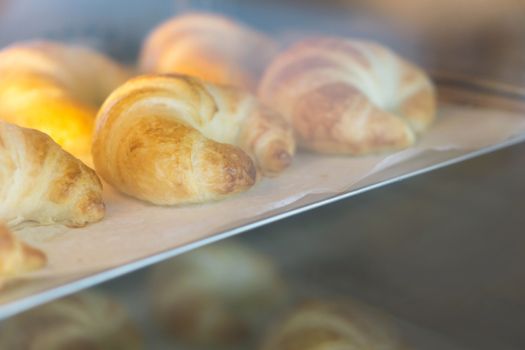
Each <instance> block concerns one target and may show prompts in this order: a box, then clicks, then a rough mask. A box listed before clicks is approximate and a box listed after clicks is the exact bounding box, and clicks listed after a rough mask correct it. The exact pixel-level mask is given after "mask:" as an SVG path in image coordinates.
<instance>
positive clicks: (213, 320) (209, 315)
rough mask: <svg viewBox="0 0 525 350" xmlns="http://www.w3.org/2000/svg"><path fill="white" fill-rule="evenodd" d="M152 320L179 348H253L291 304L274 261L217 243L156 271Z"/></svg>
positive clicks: (240, 246)
mask: <svg viewBox="0 0 525 350" xmlns="http://www.w3.org/2000/svg"><path fill="white" fill-rule="evenodd" d="M151 289H152V297H151V302H152V304H153V311H154V315H155V316H156V320H157V321H159V323H160V326H161V327H162V329H163V330H164V331H165V332H166V334H168V335H169V336H170V337H171V338H172V339H173V340H174V341H175V342H177V343H179V344H181V349H186V348H188V347H190V346H201V347H203V348H209V349H236V348H237V347H238V346H241V345H243V346H244V347H243V348H247V349H250V348H253V347H250V344H251V345H254V344H253V341H254V340H255V339H256V338H257V337H258V336H259V335H260V333H264V330H265V328H266V327H267V324H268V322H271V320H272V318H273V317H274V316H275V315H276V313H278V312H279V311H280V309H281V308H282V307H283V305H284V304H286V302H287V289H286V287H285V284H284V282H283V281H282V279H281V277H280V274H279V271H278V270H277V268H276V266H275V265H274V264H273V263H272V262H271V260H270V259H269V258H268V257H266V256H265V255H262V254H260V253H258V252H256V251H254V250H252V249H250V248H248V247H245V246H242V245H238V244H235V243H215V244H213V245H211V246H209V247H205V248H199V249H197V250H196V251H193V252H189V253H186V254H183V255H181V256H179V257H176V258H174V259H172V260H171V261H169V262H166V263H163V264H160V265H158V266H156V267H155V268H154V271H153V279H152V284H151Z"/></svg>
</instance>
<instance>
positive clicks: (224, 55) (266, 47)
mask: <svg viewBox="0 0 525 350" xmlns="http://www.w3.org/2000/svg"><path fill="white" fill-rule="evenodd" d="M276 48H277V46H276V44H275V43H274V42H273V41H272V40H271V39H270V38H268V37H266V36H265V35H263V34H261V33H258V32H256V31H255V30H253V29H251V28H249V27H247V26H244V25H242V24H240V23H236V22H234V21H233V20H231V19H229V18H227V17H223V16H219V15H214V14H206V13H191V14H185V15H182V16H177V17H175V18H172V19H170V20H168V21H167V22H165V23H163V24H161V25H160V26H158V27H157V28H155V30H154V31H153V32H152V33H151V34H150V36H149V37H148V38H147V39H146V41H145V43H144V46H143V49H142V53H141V59H140V61H141V64H140V65H141V67H142V70H143V71H144V72H148V73H179V74H187V75H191V76H196V77H199V78H201V79H204V80H207V81H210V82H212V83H216V84H226V85H234V86H238V87H243V88H246V89H249V90H254V89H255V87H256V83H257V80H258V78H259V77H260V74H261V73H262V71H263V70H264V67H265V66H266V64H267V63H268V60H269V59H270V58H271V56H273V55H274V54H275V52H276Z"/></svg>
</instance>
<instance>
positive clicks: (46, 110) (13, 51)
mask: <svg viewBox="0 0 525 350" xmlns="http://www.w3.org/2000/svg"><path fill="white" fill-rule="evenodd" d="M127 78H128V72H126V71H125V70H124V69H123V68H122V67H121V66H119V65H118V64H117V63H115V62H113V61H111V60H110V59H109V58H107V57H105V56H103V55H101V54H99V53H97V52H95V51H93V50H90V49H88V48H85V47H81V46H74V45H66V44H59V43H55V42H50V41H32V42H24V43H16V44H13V45H11V46H8V47H6V48H4V49H3V50H1V51H0V119H2V120H4V121H7V122H10V123H14V124H18V125H20V126H23V127H29V128H34V129H38V130H40V131H43V132H45V133H46V134H48V135H50V136H51V137H52V138H53V140H55V141H56V142H57V143H58V144H60V145H61V146H62V147H64V149H65V150H66V151H68V152H70V153H72V154H73V155H75V156H76V157H79V158H81V159H83V160H84V161H89V159H90V148H91V133H92V129H93V123H94V119H95V116H96V111H97V108H98V106H99V105H100V104H101V103H102V101H103V100H104V99H105V98H106V96H107V95H109V93H110V92H111V91H112V90H113V89H114V88H115V87H117V86H118V85H119V84H121V83H122V82H124V81H125V80H126V79H127Z"/></svg>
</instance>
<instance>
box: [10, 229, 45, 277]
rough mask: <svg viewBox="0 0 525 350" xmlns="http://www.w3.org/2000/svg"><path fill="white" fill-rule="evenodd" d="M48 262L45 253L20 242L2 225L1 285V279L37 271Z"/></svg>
mask: <svg viewBox="0 0 525 350" xmlns="http://www.w3.org/2000/svg"><path fill="white" fill-rule="evenodd" d="M46 261H47V258H46V255H45V254H44V253H43V252H41V251H40V250H38V249H36V248H33V247H30V246H29V245H27V244H25V243H24V242H22V241H20V240H19V239H17V238H16V237H15V236H14V235H13V234H12V233H11V232H9V230H8V229H7V227H5V226H4V225H2V224H0V283H1V277H5V276H8V277H10V276H16V275H18V274H21V273H24V272H28V271H33V270H37V269H39V268H41V267H43V266H44V265H45V264H46Z"/></svg>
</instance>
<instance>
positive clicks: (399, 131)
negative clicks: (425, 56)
mask: <svg viewBox="0 0 525 350" xmlns="http://www.w3.org/2000/svg"><path fill="white" fill-rule="evenodd" d="M259 97H260V98H261V99H262V100H263V101H264V102H266V103H267V104H268V105H271V106H272V107H274V108H275V110H277V111H278V112H280V113H281V114H282V115H283V116H284V117H286V118H287V119H288V121H289V122H290V123H291V124H292V125H293V127H294V130H295V133H296V137H297V140H298V143H299V144H300V145H301V146H303V147H304V148H307V149H310V150H313V151H317V152H323V153H344V154H352V155H361V154H367V153H374V152H380V151H388V150H396V149H401V148H405V147H408V146H410V145H412V144H413V143H414V142H415V136H416V135H417V134H419V133H421V132H423V131H424V130H426V129H427V128H428V126H429V125H430V124H431V122H432V120H433V119H434V115H435V96H434V88H433V85H432V83H431V82H430V80H429V79H428V77H427V76H426V75H425V74H424V73H423V72H422V71H421V70H420V69H419V68H417V67H415V66H413V65H411V64H410V63H408V62H405V61H404V60H403V59H401V58H399V57H397V56H396V55H395V54H394V53H392V52H391V51H389V50H388V49H386V48H384V47H381V46H379V45H377V44H373V43H370V42H364V41H356V40H345V39H339V38H330V37H318V38H310V39H306V40H304V41H301V42H299V43H297V44H295V45H293V46H292V47H291V48H289V49H288V50H286V51H285V52H283V53H282V54H281V55H279V56H278V57H277V58H276V59H275V60H274V61H273V62H272V64H271V65H270V66H269V67H268V69H267V71H266V72H265V74H264V77H263V79H262V82H261V84H260V86H259Z"/></svg>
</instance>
